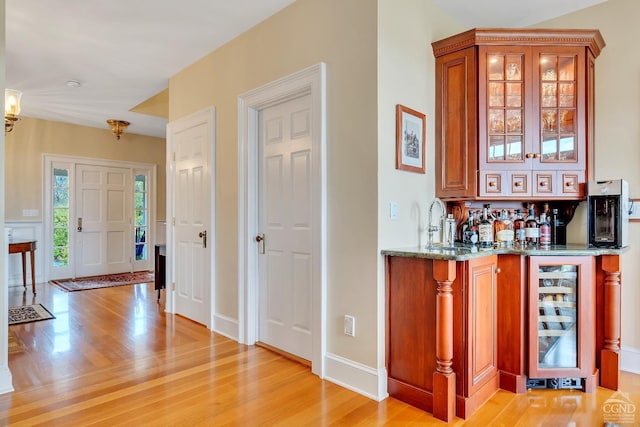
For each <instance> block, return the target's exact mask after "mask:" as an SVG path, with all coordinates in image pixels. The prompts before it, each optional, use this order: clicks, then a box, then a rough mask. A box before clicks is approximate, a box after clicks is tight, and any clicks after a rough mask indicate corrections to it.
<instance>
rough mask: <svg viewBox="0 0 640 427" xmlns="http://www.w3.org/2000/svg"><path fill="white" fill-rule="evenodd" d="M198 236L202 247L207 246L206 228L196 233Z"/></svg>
mask: <svg viewBox="0 0 640 427" xmlns="http://www.w3.org/2000/svg"><path fill="white" fill-rule="evenodd" d="M198 237H200V238H201V239H202V247H203V248H206V247H207V230H204V231H201V232H200V233H198Z"/></svg>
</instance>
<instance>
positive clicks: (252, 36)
mask: <svg viewBox="0 0 640 427" xmlns="http://www.w3.org/2000/svg"><path fill="white" fill-rule="evenodd" d="M376 19H377V5H376V2H375V1H371V0H349V1H343V0H323V1H318V0H298V1H297V2H295V3H293V4H292V5H291V6H290V7H288V8H286V9H284V10H283V11H281V12H279V13H277V14H276V15H274V16H272V17H271V18H269V19H268V20H267V21H265V22H263V23H261V24H259V25H257V26H256V27H254V28H252V29H251V30H249V31H248V32H246V33H244V34H243V35H241V36H240V37H238V38H237V39H235V40H233V41H232V42H230V43H228V44H227V45H225V46H223V47H221V48H219V49H218V50H216V51H214V52H212V53H211V54H210V55H208V56H206V57H205V58H203V59H202V60H200V61H198V62H197V63H195V64H193V65H192V66H190V67H189V68H187V69H185V70H183V71H182V72H180V73H178V74H177V75H175V76H174V77H172V78H171V79H170V82H169V91H170V120H175V119H177V118H180V117H182V116H185V115H187V114H190V113H193V112H195V111H198V110H200V109H203V108H205V107H208V106H211V105H214V106H215V107H216V126H217V129H216V181H217V182H218V183H219V184H218V185H216V198H217V200H216V209H217V210H216V218H217V223H216V237H217V245H216V247H218V248H224V250H217V251H216V252H217V255H216V257H217V258H216V284H217V287H216V307H215V311H216V313H218V314H221V315H224V316H227V317H230V318H233V319H237V317H238V274H237V270H238V258H237V251H238V245H237V239H238V221H237V215H238V211H237V202H238V200H237V189H238V181H237V162H238V156H237V151H238V132H237V131H238V123H237V109H238V95H240V94H242V93H244V92H246V91H249V90H251V89H254V88H257V87H259V86H261V85H264V84H266V83H268V82H271V81H273V80H276V79H278V78H281V77H284V76H286V75H289V74H291V73H293V72H296V71H299V70H301V69H303V68H306V67H308V66H310V65H313V64H317V63H319V62H321V61H322V62H325V63H326V64H327V88H328V89H327V90H328V92H327V112H328V117H327V173H328V179H327V199H328V207H327V216H328V218H327V222H328V224H327V228H328V231H327V234H328V236H327V240H328V242H327V244H328V247H327V252H328V259H327V267H328V277H327V283H328V291H327V294H328V312H327V323H328V324H327V331H328V340H327V341H328V343H327V349H328V351H329V352H332V353H336V354H338V355H340V356H343V357H346V358H348V359H351V360H355V361H358V362H360V363H363V364H365V365H369V366H376V365H377V363H378V361H377V360H376V355H377V345H378V342H377V336H376V334H377V329H376V324H377V320H378V319H377V308H376V304H377V300H376V298H377V286H378V283H377V262H378V247H377V238H376V235H377V231H376V230H377V129H376V120H377V119H376V117H377V96H376V65H377V64H376V47H375V46H376V43H375V40H376V37H377V36H376V31H377V28H376ZM346 313H348V314H352V315H354V316H356V319H357V325H358V331H357V336H356V337H354V338H349V337H346V336H345V335H344V334H342V319H343V315H344V314H346Z"/></svg>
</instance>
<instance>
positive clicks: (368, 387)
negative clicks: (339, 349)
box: [324, 353, 389, 402]
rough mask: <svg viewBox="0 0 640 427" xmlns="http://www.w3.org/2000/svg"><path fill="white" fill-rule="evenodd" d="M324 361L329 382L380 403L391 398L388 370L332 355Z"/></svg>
mask: <svg viewBox="0 0 640 427" xmlns="http://www.w3.org/2000/svg"><path fill="white" fill-rule="evenodd" d="M324 360H325V362H324V363H325V376H324V379H326V380H327V381H331V382H332V383H336V384H338V385H340V386H342V387H344V388H347V389H349V390H351V391H355V392H356V393H359V394H362V395H364V396H366V397H368V398H370V399H373V400H376V401H378V402H379V401H381V400H384V399H386V398H387V397H389V394H388V393H387V372H386V369H384V368H380V369H374V368H371V367H369V366H365V365H363V364H361V363H358V362H354V361H352V360H349V359H345V358H344V357H340V356H338V355H335V354H332V353H327V354H326V355H325V359H324Z"/></svg>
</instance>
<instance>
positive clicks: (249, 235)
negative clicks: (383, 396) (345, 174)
mask: <svg viewBox="0 0 640 427" xmlns="http://www.w3.org/2000/svg"><path fill="white" fill-rule="evenodd" d="M303 95H310V97H311V115H310V125H311V135H312V138H311V171H312V176H311V192H312V193H313V201H312V210H311V213H310V217H311V222H312V227H311V229H312V233H311V237H310V240H311V246H312V253H313V254H314V257H313V259H312V260H311V265H310V271H311V273H310V274H311V308H310V319H311V320H310V322H311V324H310V325H311V326H310V330H311V357H310V361H311V370H312V372H313V373H314V374H316V375H318V376H320V377H321V378H322V377H323V376H324V369H325V368H324V357H325V353H326V162H325V158H326V155H325V151H326V148H325V146H326V143H325V142H326V141H325V139H326V130H325V128H326V125H325V118H326V66H325V64H324V63H320V64H317V65H314V66H311V67H309V68H306V69H304V70H301V71H299V72H297V73H294V74H292V75H290V76H287V77H284V78H282V79H279V80H277V81H274V82H272V83H269V84H267V85H265V86H262V87H260V88H257V89H254V90H252V91H250V92H247V93H245V94H243V95H241V96H240V97H239V99H238V126H239V129H238V135H239V151H238V171H239V172H238V224H239V226H238V340H239V341H240V342H242V343H245V344H254V343H255V342H256V340H257V339H258V328H259V319H258V313H259V298H258V295H259V292H258V287H259V284H260V282H261V280H260V279H261V277H260V275H259V267H258V257H259V256H260V255H258V250H257V243H256V240H255V238H256V235H257V234H258V233H259V232H260V230H259V223H258V222H259V221H258V181H259V164H260V162H259V156H258V146H259V134H258V117H259V112H260V111H261V110H263V109H265V108H267V107H270V106H273V105H276V104H279V103H282V102H285V101H288V100H291V99H294V98H298V97H300V96H303ZM267 238H268V237H267Z"/></svg>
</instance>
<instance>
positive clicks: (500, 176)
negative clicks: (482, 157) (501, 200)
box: [479, 171, 506, 196]
mask: <svg viewBox="0 0 640 427" xmlns="http://www.w3.org/2000/svg"><path fill="white" fill-rule="evenodd" d="M505 178H506V173H505V172H493V171H483V172H480V188H479V190H480V196H504V195H505V194H504V192H503V190H504V188H503V185H504V183H505V182H506V180H505Z"/></svg>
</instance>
